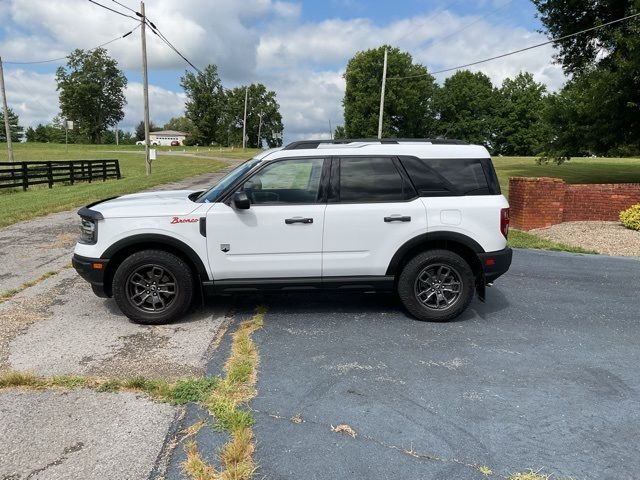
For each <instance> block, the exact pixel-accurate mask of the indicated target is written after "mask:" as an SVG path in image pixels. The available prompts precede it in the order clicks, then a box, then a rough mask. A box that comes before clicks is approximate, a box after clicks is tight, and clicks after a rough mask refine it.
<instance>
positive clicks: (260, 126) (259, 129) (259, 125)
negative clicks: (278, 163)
mask: <svg viewBox="0 0 640 480" xmlns="http://www.w3.org/2000/svg"><path fill="white" fill-rule="evenodd" d="M258 117H260V123H259V124H258V148H260V147H261V146H262V140H261V139H260V135H261V134H262V112H260V113H259V114H258Z"/></svg>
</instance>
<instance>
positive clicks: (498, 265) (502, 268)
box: [478, 247, 513, 283]
mask: <svg viewBox="0 0 640 480" xmlns="http://www.w3.org/2000/svg"><path fill="white" fill-rule="evenodd" d="M512 257H513V250H511V249H510V248H509V247H507V248H505V249H503V250H497V251H495V252H486V253H479V254H478V258H479V259H480V263H481V264H482V271H483V273H484V281H485V283H491V282H493V281H495V280H496V279H497V278H498V277H499V276H501V275H502V274H504V273H506V271H507V270H509V267H510V266H511V259H512Z"/></svg>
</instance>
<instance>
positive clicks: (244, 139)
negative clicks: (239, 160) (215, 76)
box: [242, 85, 249, 150]
mask: <svg viewBox="0 0 640 480" xmlns="http://www.w3.org/2000/svg"><path fill="white" fill-rule="evenodd" d="M248 100H249V86H248V85H247V86H246V87H245V89H244V120H243V121H242V150H244V149H245V147H246V144H247V101H248Z"/></svg>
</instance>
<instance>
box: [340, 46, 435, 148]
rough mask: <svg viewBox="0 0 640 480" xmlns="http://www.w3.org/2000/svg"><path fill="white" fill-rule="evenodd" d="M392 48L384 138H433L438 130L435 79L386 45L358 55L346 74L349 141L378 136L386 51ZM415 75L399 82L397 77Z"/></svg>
mask: <svg viewBox="0 0 640 480" xmlns="http://www.w3.org/2000/svg"><path fill="white" fill-rule="evenodd" d="M385 48H387V49H388V60H387V85H386V89H385V105H384V116H383V125H382V135H383V137H424V136H430V135H431V134H432V133H433V131H434V128H435V118H434V113H435V112H434V109H433V97H434V94H435V92H436V90H437V86H436V83H435V80H434V78H433V77H432V76H431V75H429V74H428V72H427V69H426V68H425V67H423V66H422V65H417V64H414V63H413V60H412V57H411V55H410V54H408V53H406V52H401V51H400V50H399V49H398V48H394V47H389V46H386V45H385V46H382V47H379V48H375V49H371V50H366V51H362V52H358V53H356V54H355V55H354V56H353V57H352V58H351V59H350V60H349V63H348V64H347V69H346V71H345V74H344V78H345V80H346V83H347V85H346V90H345V95H344V99H343V100H342V105H343V106H344V121H345V125H344V128H345V134H346V136H347V137H348V138H366V137H376V136H377V134H378V116H379V109H380V89H381V83H382V70H383V59H384V50H385ZM407 76H415V77H413V78H404V79H396V78H395V77H407Z"/></svg>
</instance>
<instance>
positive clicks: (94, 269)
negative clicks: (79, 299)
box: [71, 254, 109, 298]
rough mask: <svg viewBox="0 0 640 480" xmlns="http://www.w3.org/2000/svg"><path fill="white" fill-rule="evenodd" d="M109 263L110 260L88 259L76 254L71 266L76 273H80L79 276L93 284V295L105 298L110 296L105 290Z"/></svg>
mask: <svg viewBox="0 0 640 480" xmlns="http://www.w3.org/2000/svg"><path fill="white" fill-rule="evenodd" d="M107 263H109V260H105V259H103V258H88V257H82V256H80V255H77V254H74V255H73V258H72V259H71V264H72V265H73V268H75V270H76V272H78V275H80V276H81V277H82V278H84V279H85V280H86V281H87V282H89V283H90V284H91V288H92V289H93V293H95V294H96V295H97V296H99V297H103V298H106V297H108V296H109V295H108V294H107V292H106V291H105V288H104V278H105V272H106V270H107ZM98 265H101V266H102V267H101V268H100V267H98Z"/></svg>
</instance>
